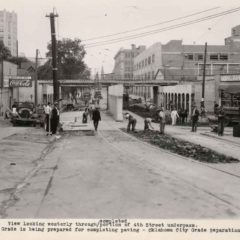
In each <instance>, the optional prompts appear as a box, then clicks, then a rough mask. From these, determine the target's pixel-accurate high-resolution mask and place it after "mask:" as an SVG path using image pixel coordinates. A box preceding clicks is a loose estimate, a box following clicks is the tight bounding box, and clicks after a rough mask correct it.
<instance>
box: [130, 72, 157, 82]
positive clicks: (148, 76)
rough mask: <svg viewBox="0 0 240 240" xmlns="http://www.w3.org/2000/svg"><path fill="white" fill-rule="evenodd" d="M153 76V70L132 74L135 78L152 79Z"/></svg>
mask: <svg viewBox="0 0 240 240" xmlns="http://www.w3.org/2000/svg"><path fill="white" fill-rule="evenodd" d="M154 78H155V74H154V71H152V72H148V73H145V74H139V75H135V76H134V79H135V80H154Z"/></svg>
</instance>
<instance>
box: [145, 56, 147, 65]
mask: <svg viewBox="0 0 240 240" xmlns="http://www.w3.org/2000/svg"><path fill="white" fill-rule="evenodd" d="M147 61H148V60H147V58H146V59H145V66H147Z"/></svg>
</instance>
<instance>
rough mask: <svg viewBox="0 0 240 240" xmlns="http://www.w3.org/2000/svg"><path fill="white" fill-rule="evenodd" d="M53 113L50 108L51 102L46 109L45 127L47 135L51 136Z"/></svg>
mask: <svg viewBox="0 0 240 240" xmlns="http://www.w3.org/2000/svg"><path fill="white" fill-rule="evenodd" d="M51 111H52V108H51V106H50V102H48V103H47V106H45V107H44V112H45V126H46V132H47V135H48V134H50V113H51Z"/></svg>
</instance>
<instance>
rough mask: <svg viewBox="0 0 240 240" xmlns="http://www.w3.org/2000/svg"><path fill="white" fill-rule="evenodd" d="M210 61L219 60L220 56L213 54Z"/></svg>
mask: <svg viewBox="0 0 240 240" xmlns="http://www.w3.org/2000/svg"><path fill="white" fill-rule="evenodd" d="M210 60H218V54H211V55H210Z"/></svg>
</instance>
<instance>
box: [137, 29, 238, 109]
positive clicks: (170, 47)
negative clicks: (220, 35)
mask: <svg viewBox="0 0 240 240" xmlns="http://www.w3.org/2000/svg"><path fill="white" fill-rule="evenodd" d="M204 49H205V45H184V44H183V43H182V40H171V41H169V42H168V43H167V44H161V43H155V44H153V45H152V46H150V47H149V48H147V49H145V50H144V51H143V52H141V53H140V54H139V55H138V56H137V57H135V58H134V72H133V77H134V79H142V80H144V81H147V80H149V79H158V80H162V81H166V82H169V81H177V82H178V85H176V86H174V87H173V86H171V87H170V86H165V87H159V91H158V92H159V98H158V99H159V101H158V104H159V105H163V106H165V107H166V108H168V109H169V108H171V107H176V108H180V107H183V108H187V109H188V110H189V113H190V112H191V106H192V104H193V103H196V104H197V105H198V106H199V104H200V101H201V82H202V78H203V77H202V75H203V60H204ZM238 73H240V26H236V27H234V28H233V29H232V34H231V36H230V37H228V38H226V39H225V44H224V45H208V46H207V61H206V78H207V81H206V90H205V91H206V96H205V99H206V101H205V103H206V108H207V110H211V109H212V105H213V104H214V101H215V96H216V95H217V94H218V89H217V88H216V87H215V85H216V84H215V83H214V81H215V80H214V79H215V77H214V76H216V75H221V74H238ZM182 85H183V86H182ZM187 86H191V87H187ZM184 89H185V90H184ZM133 93H134V94H136V95H139V96H142V97H146V96H147V98H150V99H152V98H153V90H152V88H146V87H145V88H144V87H135V88H134V89H133Z"/></svg>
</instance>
